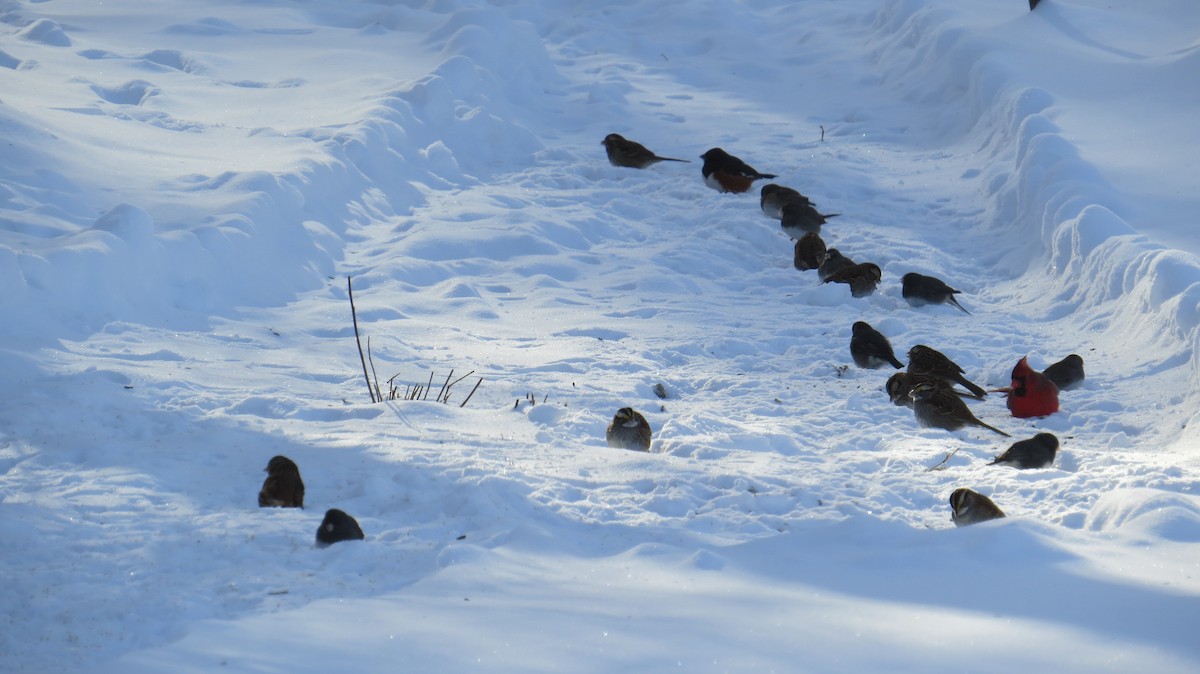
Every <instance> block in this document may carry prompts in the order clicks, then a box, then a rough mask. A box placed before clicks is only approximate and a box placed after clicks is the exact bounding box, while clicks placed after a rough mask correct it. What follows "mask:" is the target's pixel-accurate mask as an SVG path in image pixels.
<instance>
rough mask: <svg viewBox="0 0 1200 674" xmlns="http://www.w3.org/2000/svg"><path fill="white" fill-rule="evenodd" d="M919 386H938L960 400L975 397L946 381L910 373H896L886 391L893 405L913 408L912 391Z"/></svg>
mask: <svg viewBox="0 0 1200 674" xmlns="http://www.w3.org/2000/svg"><path fill="white" fill-rule="evenodd" d="M917 384H929V385H930V386H938V387H941V388H943V389H946V391H948V392H950V393H953V394H954V395H956V396H958V397H960V398H965V397H972V398H973V397H974V396H972V395H971V394H970V393H966V392H963V391H959V390H958V389H956V388H954V385H953V384H951V383H950V382H949V381H946V380H945V379H939V378H938V377H930V376H928V375H919V374H910V373H908V372H896V373H895V374H893V375H892V376H890V377H888V380H887V383H886V384H884V390H885V391H887V394H888V399H889V400H891V401H892V404H893V405H896V406H897V407H910V408H911V407H912V406H913V398H912V390H913V389H914V388H916V387H917Z"/></svg>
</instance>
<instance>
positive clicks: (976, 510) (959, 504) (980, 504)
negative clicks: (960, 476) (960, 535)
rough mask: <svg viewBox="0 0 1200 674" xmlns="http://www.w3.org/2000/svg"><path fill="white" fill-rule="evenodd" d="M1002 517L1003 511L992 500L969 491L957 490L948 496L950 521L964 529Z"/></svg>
mask: <svg viewBox="0 0 1200 674" xmlns="http://www.w3.org/2000/svg"><path fill="white" fill-rule="evenodd" d="M1001 517H1004V511H1003V510H1001V509H1000V508H999V506H997V505H996V504H995V503H992V499H990V498H988V497H986V496H984V495H983V494H980V493H979V492H977V491H971V490H970V489H965V488H961V487H960V488H958V489H955V490H954V491H953V492H951V494H950V519H951V520H953V521H954V524H955V526H960V527H965V526H968V525H971V524H978V523H980V522H986V521H988V520H996V519H1000V518H1001Z"/></svg>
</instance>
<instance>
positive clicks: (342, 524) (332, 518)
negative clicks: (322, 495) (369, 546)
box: [317, 508, 366, 548]
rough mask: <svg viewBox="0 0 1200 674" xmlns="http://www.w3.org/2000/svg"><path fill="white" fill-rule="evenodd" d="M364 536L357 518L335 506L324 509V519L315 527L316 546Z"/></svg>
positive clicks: (329, 544)
mask: <svg viewBox="0 0 1200 674" xmlns="http://www.w3.org/2000/svg"><path fill="white" fill-rule="evenodd" d="M364 538H366V535H364V534H363V530H362V527H360V526H358V520H356V519H354V518H353V517H351V516H349V515H347V514H346V513H345V512H343V511H341V510H338V509H337V508H330V509H329V510H326V511H325V519H324V520H321V526H319V527H317V547H319V548H327V547H329V546H331V545H333V544H334V543H340V542H342V541H361V540H363V539H364Z"/></svg>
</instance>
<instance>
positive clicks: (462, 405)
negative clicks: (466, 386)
mask: <svg viewBox="0 0 1200 674" xmlns="http://www.w3.org/2000/svg"><path fill="white" fill-rule="evenodd" d="M482 383H483V377H480V378H479V381H477V382H475V387H474V388H472V389H471V392H470V393H468V394H467V398H466V400H464V401H462V404H461V405H459V407H466V406H467V400H470V399H471V396H473V395H475V389H477V388H479V385H480V384H482Z"/></svg>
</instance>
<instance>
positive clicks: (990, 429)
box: [979, 421, 1012, 463]
mask: <svg viewBox="0 0 1200 674" xmlns="http://www.w3.org/2000/svg"><path fill="white" fill-rule="evenodd" d="M979 425H980V426H983V427H984V428H986V429H988V430H989V431H995V432H997V433H999V434H1000V435H1003V436H1004V437H1006V438H1011V437H1012V436H1011V435H1009V434H1008V433H1005V432H1004V431H1002V430H1000V429H999V428H996V427H995V426H989V425H987V424H985V423H983V422H982V421H980V422H979ZM993 463H994V462H993Z"/></svg>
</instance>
